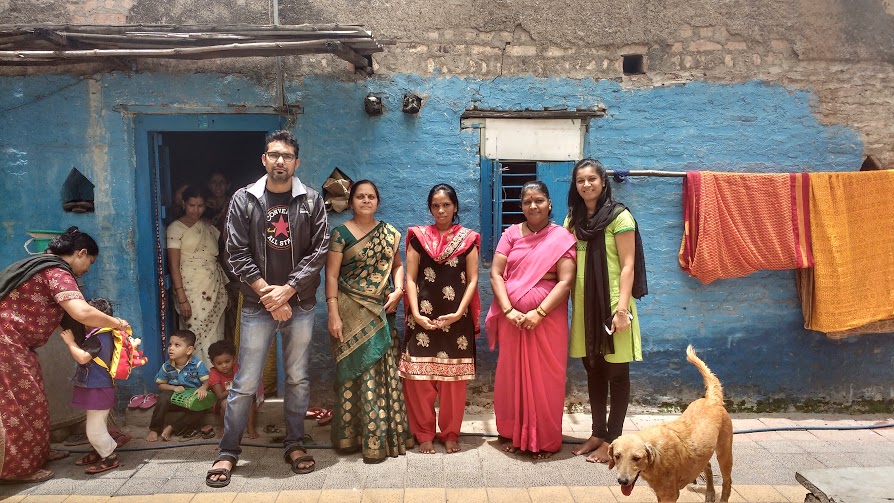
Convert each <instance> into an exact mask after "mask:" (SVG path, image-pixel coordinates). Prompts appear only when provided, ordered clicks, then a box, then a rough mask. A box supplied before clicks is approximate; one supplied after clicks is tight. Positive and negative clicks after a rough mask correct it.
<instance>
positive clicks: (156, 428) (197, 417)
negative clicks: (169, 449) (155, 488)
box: [146, 330, 209, 442]
mask: <svg viewBox="0 0 894 503" xmlns="http://www.w3.org/2000/svg"><path fill="white" fill-rule="evenodd" d="M195 344H196V334H194V333H192V332H191V331H189V330H176V331H174V332H173V333H172V334H171V335H170V337H169V338H168V357H169V358H170V360H168V361H166V362H165V363H163V364H162V366H161V368H160V369H159V370H158V373H157V374H155V382H156V383H158V402H156V404H155V410H154V411H152V420H151V422H150V423H149V434H148V435H146V440H148V441H150V442H155V441H157V440H158V437H159V436H161V439H162V440H166V441H167V440H170V439H171V434H173V433H174V432H176V433H177V434H180V433H182V432H184V431H187V430H192V429H195V428H196V427H197V426H198V423H199V422H201V420H202V414H204V411H202V412H196V411H192V410H189V409H186V408H183V407H180V406H179V405H174V404H172V403H171V395H173V394H174V393H175V392H177V391H183V390H184V389H188V388H189V389H196V395H197V396H198V398H199V400H203V399H204V398H205V396H207V395H208V377H209V375H208V368H207V367H205V364H204V363H202V360H200V359H199V358H198V357H196V356H193V352H194V351H195V349H196V348H195ZM168 412H182V413H183V414H181V416H180V417H179V418H177V420H176V421H174V422H171V423H168V422H166V421H167V418H166V416H167V415H168Z"/></svg>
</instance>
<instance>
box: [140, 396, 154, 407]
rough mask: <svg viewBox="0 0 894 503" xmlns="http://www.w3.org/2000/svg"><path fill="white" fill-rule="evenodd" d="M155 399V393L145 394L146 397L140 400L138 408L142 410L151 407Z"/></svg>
mask: <svg viewBox="0 0 894 503" xmlns="http://www.w3.org/2000/svg"><path fill="white" fill-rule="evenodd" d="M157 401H158V395H156V394H155V393H149V394H148V395H146V397H145V398H144V399H143V401H142V402H140V408H141V409H143V410H145V409H151V408H152V407H154V406H155V402H157Z"/></svg>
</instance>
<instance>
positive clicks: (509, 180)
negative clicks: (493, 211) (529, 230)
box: [497, 162, 537, 234]
mask: <svg viewBox="0 0 894 503" xmlns="http://www.w3.org/2000/svg"><path fill="white" fill-rule="evenodd" d="M536 179H537V163H535V162H508V163H507V162H504V163H502V169H501V170H500V189H501V193H500V195H501V198H500V201H498V202H497V204H498V207H499V211H500V233H501V234H502V232H503V231H504V230H506V228H507V227H509V226H510V225H513V224H517V223H521V222H522V221H524V219H525V217H524V214H523V213H522V211H521V188H522V186H523V185H524V184H525V183H526V182H530V181H531V180H536Z"/></svg>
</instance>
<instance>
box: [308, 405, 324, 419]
mask: <svg viewBox="0 0 894 503" xmlns="http://www.w3.org/2000/svg"><path fill="white" fill-rule="evenodd" d="M325 410H326V409H324V408H322V407H311V408H309V409H307V412H306V413H305V414H304V417H305V418H307V419H320V416H322V415H323V412H324V411H325Z"/></svg>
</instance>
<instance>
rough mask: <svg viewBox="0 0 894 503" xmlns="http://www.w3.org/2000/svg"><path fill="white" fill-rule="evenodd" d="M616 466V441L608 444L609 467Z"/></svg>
mask: <svg viewBox="0 0 894 503" xmlns="http://www.w3.org/2000/svg"><path fill="white" fill-rule="evenodd" d="M614 467H615V443H614V442H612V443H611V444H609V446H608V469H609V470H611V469H612V468H614Z"/></svg>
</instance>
